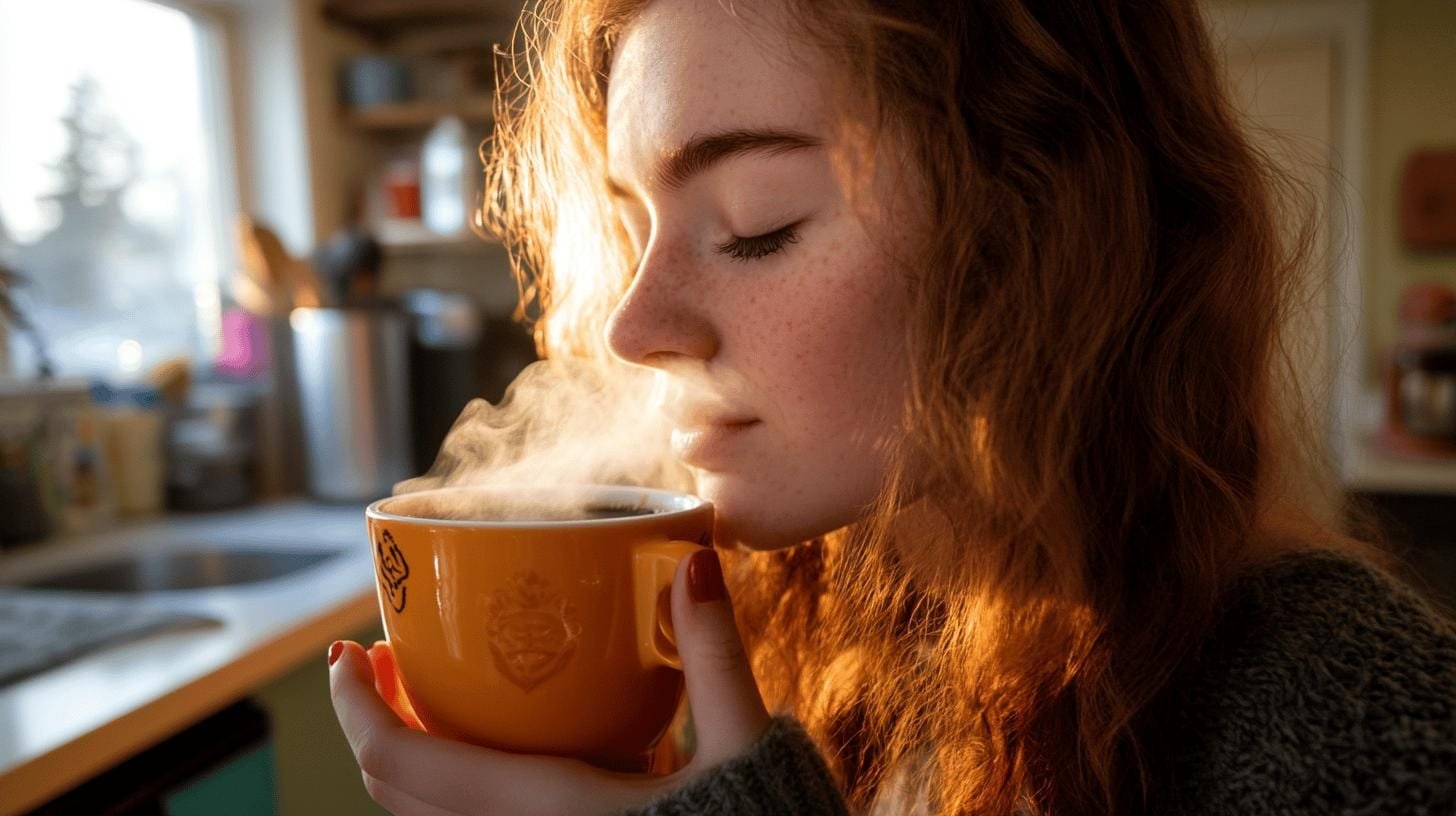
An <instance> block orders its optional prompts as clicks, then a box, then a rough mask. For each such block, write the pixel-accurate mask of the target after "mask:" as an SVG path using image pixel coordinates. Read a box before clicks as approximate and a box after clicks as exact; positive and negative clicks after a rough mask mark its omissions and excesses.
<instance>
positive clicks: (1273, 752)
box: [631, 552, 1456, 816]
mask: <svg viewBox="0 0 1456 816" xmlns="http://www.w3.org/2000/svg"><path fill="white" fill-rule="evenodd" d="M1167 695H1168V697H1167V699H1168V700H1169V703H1170V704H1169V706H1168V709H1167V710H1169V711H1170V712H1171V715H1170V716H1171V722H1170V723H1169V725H1170V727H1172V728H1173V734H1174V735H1175V737H1174V744H1175V745H1176V746H1177V748H1176V750H1175V752H1174V754H1173V755H1172V756H1171V757H1169V758H1168V764H1167V766H1166V769H1167V770H1166V772H1167V773H1168V777H1167V778H1165V779H1163V780H1162V784H1163V786H1164V790H1165V791H1166V792H1167V794H1168V801H1170V802H1171V803H1172V806H1171V808H1170V810H1171V811H1172V812H1174V813H1177V814H1180V816H1224V815H1225V814H1228V816H1233V814H1240V816H1243V815H1244V814H1271V815H1274V814H1277V815H1279V816H1284V815H1286V814H1287V815H1288V816H1295V815H1296V814H1298V815H1299V816H1334V815H1335V814H1350V816H1355V815H1356V814H1360V815H1362V816H1363V815H1364V814H1403V815H1404V816H1423V814H1431V815H1434V814H1441V815H1442V816H1453V814H1456V629H1453V628H1452V626H1451V624H1450V623H1449V622H1448V621H1445V620H1443V619H1442V618H1441V617H1440V616H1439V615H1437V614H1436V613H1435V612H1434V611H1433V610H1432V609H1431V607H1430V606H1428V605H1427V604H1426V603H1425V602H1424V601H1423V600H1421V599H1420V598H1419V597H1417V596H1416V595H1415V594H1414V593H1413V592H1412V591H1411V590H1409V589H1408V588H1406V587H1405V586H1404V585H1402V584H1399V583H1397V582H1395V581H1393V580H1391V579H1389V578H1387V577H1386V576H1384V575H1383V574H1381V573H1377V572H1375V571H1373V570H1372V569H1371V568H1369V567H1367V566H1365V565H1364V564H1363V563H1361V562H1358V561H1354V560H1352V559H1349V558H1346V557H1344V556H1340V555H1337V554H1333V553H1325V552H1305V553H1298V554H1291V555H1287V556H1284V557H1282V558H1280V559H1278V560H1276V561H1274V562H1272V563H1271V564H1269V565H1267V566H1266V567H1265V568H1263V569H1261V570H1260V571H1258V572H1257V573H1255V574H1254V575H1252V576H1250V578H1248V579H1247V580H1246V581H1245V582H1244V584H1243V585H1242V587H1241V589H1240V591H1239V593H1238V594H1237V596H1236V597H1235V598H1234V599H1233V603H1232V606H1231V609H1230V611H1229V613H1228V614H1227V615H1226V616H1225V618H1224V620H1223V623H1222V624H1221V625H1220V626H1219V628H1218V629H1217V631H1216V632H1215V633H1214V636H1213V637H1212V638H1211V639H1210V640H1209V641H1208V643H1206V644H1205V646H1204V648H1203V649H1201V650H1200V654H1199V656H1198V657H1197V658H1196V659H1195V660H1193V661H1191V662H1190V663H1189V665H1188V666H1187V667H1186V669H1185V670H1184V671H1182V672H1180V673H1179V674H1178V675H1177V677H1176V679H1175V681H1174V684H1173V685H1172V686H1170V687H1169V688H1168V690H1167ZM907 807H908V803H907ZM631 813H632V814H633V816H678V814H682V815H683V816H686V814H702V815H703V816H716V815H717V814H797V815H799V816H820V814H833V815H834V816H838V814H843V813H845V805H844V801H843V799H842V797H841V795H840V793H839V792H838V791H837V790H836V789H835V787H834V785H833V783H832V781H831V779H830V777H829V774H828V772H827V771H826V770H825V766H824V762H823V760H822V759H821V758H820V756H819V754H818V753H817V751H816V749H815V747H814V745H813V743H811V742H810V740H809V738H808V737H807V735H805V734H804V732H803V730H802V728H800V727H799V726H798V725H797V724H796V723H795V722H794V721H793V720H792V719H790V718H787V717H779V718H776V719H775V720H774V722H773V725H772V726H771V727H770V728H769V730H768V732H767V733H766V734H764V736H763V737H762V738H761V739H760V740H759V742H758V743H757V744H756V745H754V747H753V748H752V749H751V750H750V751H749V752H748V753H746V754H744V755H743V756H740V757H738V758H736V759H734V760H732V761H730V762H728V763H725V764H723V765H721V766H719V767H717V768H715V769H713V770H710V771H708V772H707V773H706V774H704V775H702V776H700V777H698V778H697V779H696V780H694V781H693V782H691V783H689V784H688V785H686V786H684V787H683V788H680V789H678V790H676V791H674V792H672V793H670V794H668V795H666V796H665V797H663V798H661V799H659V800H658V801H657V802H655V803H653V804H652V805H651V806H649V807H647V808H646V809H643V810H638V811H632V812H631Z"/></svg>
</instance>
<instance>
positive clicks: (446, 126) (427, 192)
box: [420, 116, 472, 236]
mask: <svg viewBox="0 0 1456 816" xmlns="http://www.w3.org/2000/svg"><path fill="white" fill-rule="evenodd" d="M471 155H472V151H471V149H470V143H469V141H468V140H467V138H466V134H465V123H464V122H461V121H460V119H459V118H457V117H454V116H446V117H445V118H443V119H441V120H440V121H438V122H436V123H435V126H434V127H433V128H431V129H430V132H429V134H428V135H427V136H425V144H424V148H423V149H422V151H421V156H420V216H421V218H423V219H424V222H425V226H426V227H428V228H429V230H430V231H431V232H434V233H437V234H439V235H446V236H457V235H461V234H462V233H464V232H465V228H466V225H467V224H468V219H467V218H466V212H467V210H468V209H469V205H470V185H469V175H468V174H467V172H466V168H467V167H468V166H469V157H470V156H471Z"/></svg>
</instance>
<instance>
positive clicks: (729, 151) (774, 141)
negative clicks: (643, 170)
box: [607, 129, 823, 196]
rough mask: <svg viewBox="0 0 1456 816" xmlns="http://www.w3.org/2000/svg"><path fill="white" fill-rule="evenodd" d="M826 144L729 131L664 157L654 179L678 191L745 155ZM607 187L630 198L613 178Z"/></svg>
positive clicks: (784, 133)
mask: <svg viewBox="0 0 1456 816" xmlns="http://www.w3.org/2000/svg"><path fill="white" fill-rule="evenodd" d="M821 146H823V142H821V141H820V140H819V139H817V138H815V137H813V136H810V135H809V134H807V133H800V132H798V131H792V130H774V129H768V130H743V129H739V130H725V131H721V132H718V133H708V134H705V135H702V136H694V137H693V138H691V139H689V140H688V141H687V142H686V143H684V144H683V145H682V146H681V147H679V148H677V149H676V150H673V151H672V152H670V153H667V154H666V155H664V156H663V157H662V158H661V159H660V160H659V161H658V163H657V167H656V168H655V170H654V171H653V174H652V179H653V180H654V181H655V182H656V183H657V184H658V185H659V186H661V187H662V188H663V189H666V190H678V189H681V188H682V186H683V185H684V184H687V182H688V180H689V179H691V178H692V177H693V176H695V175H697V174H699V173H701V172H703V171H705V170H707V169H708V168H710V167H712V166H713V165H714V164H717V163H718V162H721V161H723V160H724V159H727V158H729V157H732V156H738V155H741V154H744V153H767V154H768V155H770V156H777V155H780V154H783V153H792V152H794V151H796V150H810V149H813V148H817V147H821ZM607 187H608V188H609V189H610V190H611V192H612V194H613V195H618V196H625V195H627V187H626V185H624V184H622V183H621V182H619V181H617V180H616V179H614V178H611V177H610V176H609V177H608V178H607Z"/></svg>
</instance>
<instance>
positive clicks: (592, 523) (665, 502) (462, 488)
mask: <svg viewBox="0 0 1456 816" xmlns="http://www.w3.org/2000/svg"><path fill="white" fill-rule="evenodd" d="M465 492H480V493H486V494H491V493H506V494H510V493H514V494H530V493H568V494H570V493H581V494H586V495H589V496H591V497H592V498H599V500H601V501H606V502H611V501H613V500H614V498H613V497H624V498H616V499H615V500H616V501H625V502H637V501H640V500H641V499H643V498H646V499H648V500H649V501H648V502H647V504H646V506H649V507H652V509H653V512H651V513H649V514H647V515H641V516H616V517H609V518H596V519H523V520H492V519H479V520H476V519H441V518H430V517H429V516H407V515H403V514H400V513H392V512H390V511H388V510H386V509H384V506H385V505H387V504H388V503H390V502H393V501H398V500H401V499H408V498H414V497H423V496H428V495H431V494H443V493H465ZM710 506H711V504H710V503H709V502H708V501H707V500H705V499H703V498H701V497H699V496H694V495H693V494H691V493H680V492H677V491H675V490H664V489H662V488H656V487H632V486H630V485H600V484H570V485H553V486H537V487H503V486H499V485H454V486H451V487H435V488H431V489H429V490H419V491H415V492H413V493H401V494H399V495H397V496H386V497H384V498H382V499H378V500H376V501H374V502H372V503H370V505H369V506H368V507H366V508H364V515H365V517H366V518H370V519H374V520H377V521H387V522H391V523H395V524H426V525H429V526H432V527H466V528H470V529H477V530H479V529H488V530H540V529H556V528H561V527H567V528H570V527H603V526H613V527H615V526H620V525H630V524H636V523H642V522H644V521H646V520H648V519H652V520H658V519H670V518H674V517H677V516H684V515H687V514H689V513H692V512H694V511H696V510H700V509H702V508H703V507H710Z"/></svg>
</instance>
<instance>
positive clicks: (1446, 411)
mask: <svg viewBox="0 0 1456 816" xmlns="http://www.w3.org/2000/svg"><path fill="white" fill-rule="evenodd" d="M1376 441H1377V444H1378V445H1379V447H1380V448H1381V449H1382V450H1383V451H1385V452H1386V453H1390V454H1395V455H1404V456H1426V457H1456V292H1453V291H1452V290H1451V289H1449V288H1448V287H1446V286H1442V285H1440V284H1435V283H1421V284H1416V285H1414V286H1410V287H1408V288H1407V289H1406V290H1405V291H1404V292H1403V293H1402V294H1401V300H1400V340H1399V342H1398V343H1397V344H1396V346H1395V349H1394V350H1393V351H1392V352H1391V355H1390V358H1389V359H1388V360H1387V362H1386V367H1385V425H1384V427H1382V428H1381V430H1380V433H1379V435H1378V436H1377V437H1376Z"/></svg>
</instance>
